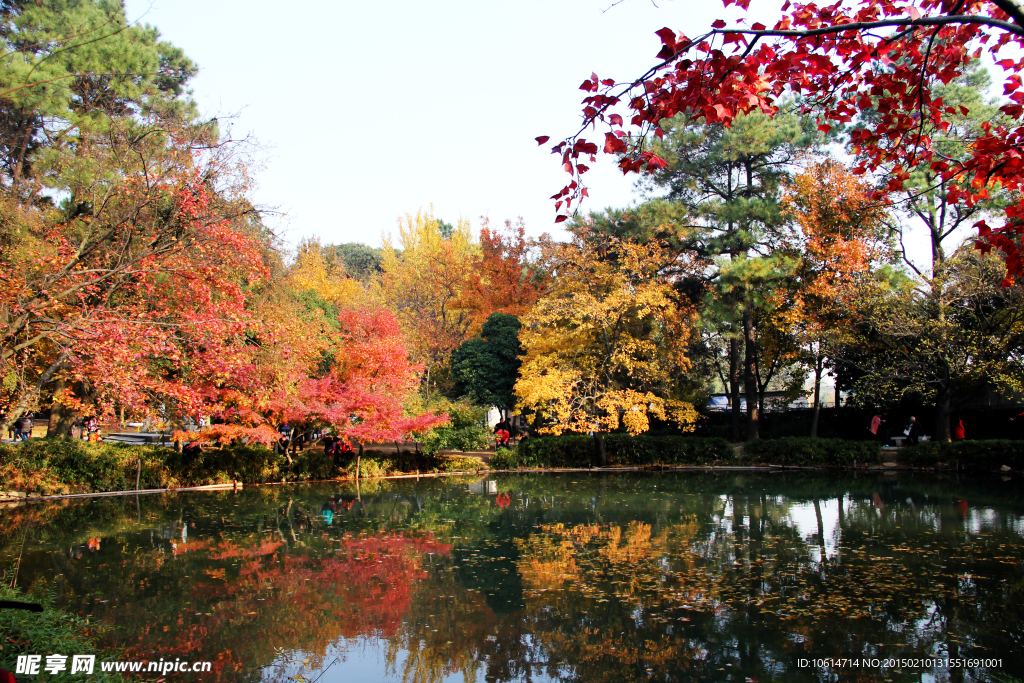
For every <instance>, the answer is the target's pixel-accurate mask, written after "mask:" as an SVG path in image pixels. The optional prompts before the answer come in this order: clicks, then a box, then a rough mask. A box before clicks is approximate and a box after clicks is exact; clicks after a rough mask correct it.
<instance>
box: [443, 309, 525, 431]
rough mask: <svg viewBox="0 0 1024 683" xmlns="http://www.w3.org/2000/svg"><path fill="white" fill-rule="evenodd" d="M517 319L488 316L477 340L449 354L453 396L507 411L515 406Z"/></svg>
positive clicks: (518, 348) (517, 347) (517, 348)
mask: <svg viewBox="0 0 1024 683" xmlns="http://www.w3.org/2000/svg"><path fill="white" fill-rule="evenodd" d="M521 328H522V324H521V323H520V322H519V318H517V317H516V316H514V315H508V314H507V313H492V314H491V315H490V316H489V317H488V318H487V320H486V321H485V322H484V325H483V329H482V330H481V332H480V336H479V337H473V338H472V339H467V340H466V341H465V342H463V343H462V344H461V345H460V346H459V347H458V348H457V349H455V352H454V353H453V354H452V379H453V380H454V382H455V389H454V391H455V395H456V396H460V397H463V396H464V397H466V398H468V399H469V400H470V401H472V402H473V403H475V404H477V405H479V406H484V407H490V406H497V407H498V408H500V409H501V410H503V411H505V412H507V411H508V410H510V409H511V408H512V406H514V405H515V402H516V400H515V395H514V393H513V389H514V387H515V383H516V379H518V377H519V366H520V365H521V361H520V360H519V354H520V353H522V347H520V345H519V330H520V329H521Z"/></svg>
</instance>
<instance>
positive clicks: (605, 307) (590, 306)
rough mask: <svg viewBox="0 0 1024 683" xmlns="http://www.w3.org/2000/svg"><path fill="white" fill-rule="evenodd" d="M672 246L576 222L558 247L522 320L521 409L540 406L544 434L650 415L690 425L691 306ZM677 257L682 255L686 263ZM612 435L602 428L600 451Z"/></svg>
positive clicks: (634, 423) (639, 427)
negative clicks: (680, 290) (669, 260)
mask: <svg viewBox="0 0 1024 683" xmlns="http://www.w3.org/2000/svg"><path fill="white" fill-rule="evenodd" d="M665 262H666V255H665V252H664V249H663V247H662V246H661V245H659V244H658V243H657V242H648V243H646V244H636V243H632V242H628V241H625V240H621V239H619V238H616V237H613V236H609V235H606V234H600V233H597V232H595V230H594V229H593V227H592V226H591V225H590V224H589V223H583V224H580V225H578V226H576V227H575V228H574V237H573V240H572V242H569V243H566V244H562V245H559V246H558V247H556V253H555V254H554V257H553V264H554V271H555V272H556V273H557V276H556V277H555V279H554V284H553V286H552V290H551V292H550V294H548V295H547V296H545V297H544V298H542V299H541V300H540V301H539V302H538V303H537V305H536V306H535V307H534V309H533V310H532V311H531V312H530V313H529V314H528V315H527V316H526V317H525V319H524V320H523V323H524V326H523V331H522V333H521V335H520V341H521V342H522V344H523V348H524V349H525V359H524V362H523V366H522V370H521V371H520V379H519V381H518V382H516V395H517V397H518V404H517V408H518V410H519V411H520V412H531V413H536V414H537V415H538V416H539V417H540V418H541V421H542V426H541V427H540V431H541V432H542V433H550V434H561V433H562V432H566V431H570V432H582V433H586V432H593V433H595V434H597V435H599V434H600V433H601V432H605V431H610V430H613V429H616V428H618V427H619V426H620V424H621V425H624V426H625V428H626V429H627V430H628V431H629V432H630V433H631V434H639V433H641V432H644V431H647V430H648V429H649V427H650V416H651V415H654V416H656V417H658V418H659V419H662V420H670V421H674V422H677V423H679V424H681V425H685V426H690V428H692V424H693V423H694V422H695V420H696V412H695V411H694V409H693V406H692V405H690V404H689V403H684V402H682V401H678V400H674V399H673V393H674V392H673V388H674V385H675V380H676V379H678V378H679V376H680V375H682V374H684V373H686V372H687V371H689V369H690V361H689V360H688V358H687V357H686V347H687V342H688V340H689V338H690V330H691V322H692V320H693V317H694V311H693V310H692V308H691V307H690V306H689V305H688V304H687V303H685V302H684V300H683V299H682V297H680V296H679V295H678V294H677V293H676V292H675V291H674V290H673V287H672V283H671V282H670V281H668V280H667V279H666V278H665V277H663V276H662V272H663V271H664V268H665V265H666V263H665ZM676 265H678V262H677V264H676ZM602 446H603V441H602V440H601V438H600V436H598V452H599V457H600V458H601V459H602V460H603V447H602Z"/></svg>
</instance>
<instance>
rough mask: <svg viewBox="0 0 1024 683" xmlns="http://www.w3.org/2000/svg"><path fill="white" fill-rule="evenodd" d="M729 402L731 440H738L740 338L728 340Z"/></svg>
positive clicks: (739, 438)
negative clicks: (730, 406)
mask: <svg viewBox="0 0 1024 683" xmlns="http://www.w3.org/2000/svg"><path fill="white" fill-rule="evenodd" d="M729 402H730V404H731V405H732V440H733V441H740V440H741V438H742V437H741V436H740V426H741V421H742V417H741V414H740V340H739V339H737V338H735V337H733V338H732V339H730V340H729Z"/></svg>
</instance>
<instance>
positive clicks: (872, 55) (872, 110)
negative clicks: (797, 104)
mask: <svg viewBox="0 0 1024 683" xmlns="http://www.w3.org/2000/svg"><path fill="white" fill-rule="evenodd" d="M724 3H725V5H729V4H736V5H738V6H740V7H742V8H744V9H746V6H747V2H744V1H742V0H741V1H740V2H735V3H734V2H733V1H732V0H724ZM783 12H784V15H783V17H782V18H781V19H780V20H779V22H777V23H776V24H775V26H774V27H773V28H771V29H768V28H765V27H764V26H763V25H760V24H753V25H751V26H749V27H745V26H740V27H737V28H733V29H729V28H726V25H725V23H724V22H721V21H717V22H715V23H714V24H713V25H712V29H711V30H710V31H708V32H707V33H705V34H703V35H701V36H698V37H696V38H689V37H687V36H685V35H678V34H676V33H675V32H674V31H672V30H671V29H668V28H663V29H661V30H659V31H657V35H658V37H659V38H660V39H661V42H662V47H661V50H660V51H659V52H658V54H657V57H658V59H660V60H663V61H662V62H661V63H659V64H657V65H656V66H654V67H652V68H651V69H650V70H649V71H647V72H646V73H645V74H643V75H641V76H640V77H639V78H637V79H636V80H634V81H632V82H629V83H616V82H614V81H612V80H608V79H606V80H599V79H598V78H597V76H596V75H592V76H591V78H590V79H588V80H587V81H584V83H583V85H582V86H581V89H583V90H584V91H586V92H587V93H590V94H588V96H587V97H585V98H584V100H583V114H584V125H583V126H582V127H581V129H580V131H579V132H578V133H577V134H576V135H574V136H572V137H570V138H567V139H566V140H563V141H562V142H560V143H558V144H556V145H554V147H553V148H552V152H553V153H555V154H558V155H559V156H560V157H561V162H562V165H563V167H564V168H565V170H566V171H567V172H569V173H570V174H571V175H572V180H571V181H570V183H569V184H568V185H566V186H565V187H564V188H562V190H561V191H560V192H558V193H557V194H555V195H554V196H553V197H552V198H553V199H554V200H555V201H556V204H555V208H556V211H557V210H563V211H564V209H565V208H568V207H571V206H573V205H574V204H578V202H579V201H580V200H581V199H582V198H583V197H585V196H586V188H585V187H584V186H583V184H582V181H581V176H582V174H583V173H585V172H586V171H587V170H589V168H588V167H587V166H586V165H585V164H584V163H581V162H582V161H585V160H586V161H588V163H589V162H590V161H592V160H593V155H594V153H595V151H596V145H594V144H593V143H590V142H588V141H587V140H586V139H585V138H583V137H582V136H583V134H584V131H585V130H586V129H587V128H588V127H590V126H591V125H594V124H598V123H600V124H603V125H605V126H607V128H608V132H606V133H605V140H604V145H603V149H604V151H605V152H606V153H608V154H616V155H620V160H619V166H620V168H621V169H622V170H623V172H624V173H629V172H640V171H644V170H651V169H657V168H660V167H662V166H664V164H665V162H664V161H663V160H662V159H660V158H658V157H657V156H655V155H653V154H652V153H650V152H649V151H647V150H646V149H645V146H644V142H645V140H646V138H647V136H648V135H655V136H660V134H661V128H660V125H659V124H660V123H661V121H663V120H665V119H668V118H671V117H673V116H676V115H679V114H682V115H685V116H687V117H689V118H691V119H703V120H705V121H706V122H709V123H721V124H723V125H726V126H728V125H730V123H731V122H732V120H733V119H734V118H735V117H736V116H739V115H741V114H743V113H747V112H750V111H752V110H754V109H760V110H761V111H763V112H765V113H767V114H774V113H775V112H776V111H777V103H778V101H779V100H780V98H781V97H783V96H784V95H791V94H793V95H798V96H800V97H801V98H803V101H804V102H805V103H806V104H805V106H806V107H807V108H808V109H809V110H810V111H812V112H814V113H815V114H816V115H817V116H818V123H819V128H820V129H821V130H823V131H828V130H831V128H832V127H834V126H836V125H840V124H848V123H851V122H853V121H854V120H855V119H858V120H859V121H860V122H861V123H863V124H864V125H863V126H862V127H860V128H858V129H855V130H854V131H852V133H851V138H852V146H853V150H854V152H855V153H857V154H858V155H859V158H860V159H861V162H860V165H859V166H858V168H857V169H856V170H857V172H859V173H868V172H873V171H876V170H878V169H880V168H890V169H892V170H891V172H890V173H889V177H888V178H887V184H886V186H885V190H887V191H895V190H899V189H901V188H902V185H903V182H904V181H905V180H906V179H907V178H908V177H909V169H911V168H913V167H915V166H920V165H928V166H930V167H931V168H932V169H933V170H934V171H935V172H936V173H938V174H939V175H940V177H941V179H942V181H943V182H944V184H945V185H946V186H950V185H954V186H955V187H956V188H957V189H956V190H955V191H954V192H953V193H951V194H950V195H949V196H948V197H947V201H948V202H950V203H954V202H966V203H973V202H976V201H978V200H979V199H981V198H984V197H986V196H987V194H988V189H989V188H991V187H993V186H1001V187H1003V188H1005V189H1006V190H1009V191H1017V190H1020V189H1021V188H1022V185H1024V155H1022V153H1021V151H1020V150H1021V148H1024V128H1022V127H1021V119H1022V118H1024V89H1022V83H1021V78H1020V76H1019V75H1018V74H1017V73H1016V72H1017V71H1019V70H1020V68H1021V67H1022V66H1024V60H1020V61H1015V60H1014V59H1012V58H1006V57H1004V58H1002V59H1001V58H1000V57H1001V56H1003V55H1004V53H1010V52H1011V51H1013V50H1019V49H1020V48H1021V47H1024V10H1021V9H1020V8H1019V6H1017V5H1015V4H1014V3H1012V2H1009V1H1007V0H999V1H995V2H980V1H977V0H975V1H971V0H963V1H960V2H952V1H951V0H950V1H941V0H920V1H919V2H916V3H908V2H894V1H892V0H884V1H883V2H875V1H873V0H860V1H859V2H836V3H834V4H830V5H826V6H818V5H817V4H815V3H789V2H787V3H786V4H785V6H784V7H783ZM983 50H988V51H989V52H990V53H991V55H992V56H993V57H994V58H995V60H996V63H997V64H998V65H999V66H1000V67H1002V68H1003V69H1004V70H1005V71H1008V72H1009V73H1008V74H1007V75H1006V77H1005V79H1004V83H1003V94H1004V96H1005V97H1006V99H1007V102H1006V103H1005V104H1004V105H1003V106H1002V107H1001V111H1002V112H1003V114H1005V115H1006V116H1007V117H1008V118H1009V120H1010V122H1011V123H1009V124H997V125H988V126H986V127H985V130H984V134H983V135H981V136H980V137H978V138H977V139H976V140H973V141H971V144H970V145H969V149H970V153H969V155H968V156H967V157H966V158H960V159H954V158H948V157H944V156H943V155H942V154H940V153H938V152H937V151H936V150H935V149H934V148H933V146H932V144H931V140H930V138H929V136H928V135H927V133H926V126H925V125H924V123H925V122H928V123H929V124H931V125H932V126H934V127H937V128H939V129H940V130H941V129H945V128H946V127H947V126H948V125H949V123H948V121H947V120H946V117H947V116H949V115H951V114H953V113H957V112H956V111H955V110H953V109H952V108H951V107H948V106H946V105H945V104H944V103H943V102H942V99H941V98H939V97H933V96H932V86H933V85H935V84H937V83H949V82H950V81H951V80H952V79H953V78H955V77H956V76H957V75H958V74H959V73H961V72H962V70H963V69H964V67H965V66H966V65H967V63H968V62H969V61H970V60H971V59H975V58H977V57H979V56H980V55H981V53H982V51H983ZM619 108H622V109H624V110H625V111H626V112H628V117H627V118H628V122H629V123H628V126H629V128H630V129H631V132H629V133H627V132H626V124H625V121H626V119H624V118H623V116H622V114H620V113H618V112H616V111H613V110H615V109H619ZM960 113H962V112H960ZM862 114H870V115H869V116H866V117H861V115H862ZM893 167H894V168H893ZM1022 215H1024V199H1021V198H1020V197H1019V195H1018V196H1017V199H1016V200H1015V202H1014V203H1013V204H1012V205H1011V206H1009V207H1008V208H1007V210H1006V221H1005V223H1004V224H1003V225H1001V226H999V227H996V228H990V227H989V226H987V225H985V224H983V223H981V224H979V225H978V227H979V241H978V246H979V248H982V249H986V250H987V249H991V248H998V249H1000V250H1002V251H1003V252H1004V253H1005V254H1006V256H1007V261H1006V263H1007V269H1008V272H1009V274H1010V276H1011V277H1012V276H1013V275H1016V274H1020V273H1021V272H1024V259H1022V257H1021V254H1020V251H1019V249H1020V236H1021V234H1022V233H1024V224H1022V222H1021V217H1022ZM566 218H567V215H566V214H565V213H561V214H559V215H558V217H557V218H556V222H560V221H562V220H565V219H566Z"/></svg>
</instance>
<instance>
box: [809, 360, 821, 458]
mask: <svg viewBox="0 0 1024 683" xmlns="http://www.w3.org/2000/svg"><path fill="white" fill-rule="evenodd" d="M821 369H822V362H821V344H820V343H819V344H818V352H817V353H816V354H815V355H814V414H813V417H812V418H811V437H812V438H814V437H816V436H818V416H819V415H821Z"/></svg>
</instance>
